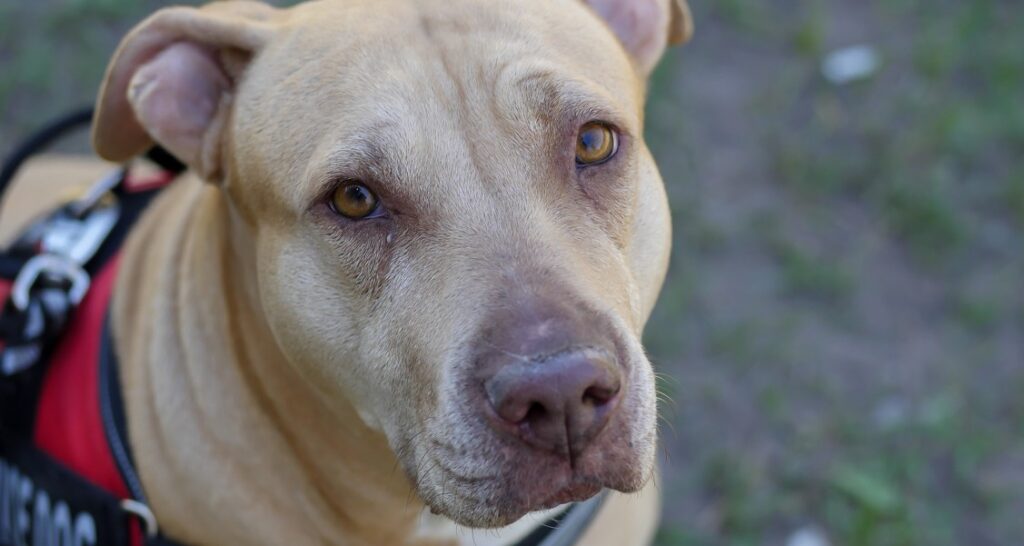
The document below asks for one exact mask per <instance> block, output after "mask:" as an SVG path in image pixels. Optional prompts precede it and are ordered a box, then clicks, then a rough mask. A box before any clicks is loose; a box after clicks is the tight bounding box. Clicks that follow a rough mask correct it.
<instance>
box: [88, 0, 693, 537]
mask: <svg viewBox="0 0 1024 546" xmlns="http://www.w3.org/2000/svg"><path fill="white" fill-rule="evenodd" d="M688 34H689V17H688V13H687V12H686V8H685V5H683V4H681V3H678V2H676V0H589V2H585V1H584V0H339V1H334V2H330V1H325V2H316V3H310V4H304V5H300V6H298V7H295V8H291V9H288V10H277V9H274V8H270V7H268V6H265V5H262V4H256V3H242V2H222V3H216V4H212V5H210V6H207V7H205V8H201V9H193V8H171V9H167V10H164V11H161V12H159V13H157V14H156V15H154V16H153V17H151V18H150V19H148V20H147V21H145V22H143V23H142V24H141V25H140V26H139V27H137V28H136V29H135V30H134V31H133V32H132V33H131V34H130V35H129V36H128V37H127V38H126V39H125V41H124V42H123V43H122V46H121V48H120V49H119V50H118V53H117V54H116V56H115V58H114V60H113V62H112V63H111V67H110V69H109V71H108V74H107V79H106V83H105V85H104V89H103V92H102V94H101V97H100V101H99V109H98V113H97V120H96V121H97V123H96V126H95V129H94V131H95V132H94V140H95V144H96V147H97V150H98V151H99V152H100V154H101V155H102V156H104V157H106V158H108V159H113V160H123V159H126V158H128V157H130V156H132V155H135V154H138V153H140V152H142V151H144V150H145V149H146V148H147V147H149V146H150V145H152V144H153V143H154V142H156V143H160V144H161V145H163V146H164V147H165V148H167V149H169V150H170V151H171V152H172V153H174V154H175V155H177V156H178V157H180V158H181V159H183V160H184V161H185V162H186V163H187V164H188V165H189V166H191V167H192V168H193V169H194V170H196V171H197V172H199V173H200V174H201V175H202V176H203V177H204V178H206V179H207V180H209V181H210V182H211V183H213V184H216V185H219V186H220V188H221V189H222V191H223V193H224V194H225V195H226V196H227V202H228V203H229V207H228V208H229V212H228V213H229V214H230V215H231V217H232V225H234V226H235V227H236V229H235V230H234V232H235V234H236V235H237V240H236V241H235V244H238V245H244V246H246V248H247V249H248V250H247V251H246V252H245V253H247V254H250V255H252V256H254V257H255V259H254V263H255V271H254V272H253V280H252V287H251V290H250V291H251V294H250V296H251V297H252V298H254V299H255V300H256V301H257V302H258V307H259V308H260V309H262V310H263V311H264V312H265V314H266V320H267V322H268V325H269V327H270V330H271V331H272V332H273V334H274V337H275V339H276V341H277V343H278V345H279V346H280V347H281V349H282V352H283V354H285V355H287V360H288V362H287V363H282V365H291V366H294V367H295V368H296V369H298V370H299V371H300V372H301V374H302V376H303V377H304V378H306V379H307V380H308V382H309V385H310V388H311V389H313V390H314V391H315V393H316V395H319V396H323V397H324V398H325V399H328V400H330V399H332V398H334V399H344V400H346V401H349V402H351V403H352V404H353V405H354V406H355V407H356V408H357V409H358V410H359V413H360V415H361V416H362V417H363V419H364V420H365V421H366V422H367V423H368V424H370V426H372V427H375V428H378V429H379V430H380V431H382V432H383V433H384V434H385V435H386V436H387V438H388V441H389V442H390V444H391V446H392V448H393V449H394V451H395V453H396V454H397V456H398V459H399V460H400V462H401V464H402V466H403V467H404V468H405V470H406V472H407V473H408V475H409V477H410V479H411V480H412V481H413V482H414V484H415V487H416V489H417V491H418V492H419V494H420V495H421V497H422V498H423V499H424V501H425V502H426V503H427V504H429V505H430V507H431V508H432V509H434V511H436V512H439V513H442V514H445V515H447V516H449V517H451V518H452V519H454V520H456V521H458V522H460V523H463V524H466V525H472V526H496V525H502V524H507V523H510V522H511V521H514V520H515V519H517V518H519V517H520V516H522V515H523V514H524V513H526V512H528V511H531V510H537V509H541V508H546V507H551V506H554V505H556V504H560V503H564V502H568V501H572V500H579V499H583V498H586V497H589V496H591V495H594V494H595V493H597V492H598V491H599V490H600V489H601V488H604V487H608V488H613V489H617V490H620V491H636V490H638V489H639V488H640V487H642V486H643V484H644V483H645V481H646V480H647V479H648V478H649V477H650V476H651V474H652V467H653V464H654V458H655V455H654V454H655V444H656V432H655V429H656V427H655V411H656V410H655V394H654V382H653V373H652V370H651V366H650V363H649V362H648V360H647V358H646V357H645V356H644V352H643V349H642V348H641V345H640V334H641V331H642V328H643V325H644V322H645V321H646V319H647V316H648V314H649V313H650V310H651V307H652V306H653V304H654V300H655V298H656V295H657V292H658V290H659V288H660V285H661V282H662V280H663V277H664V272H665V268H666V264H667V258H668V238H669V218H668V212H667V207H666V203H665V196H664V191H663V188H662V185H661V179H660V177H659V175H658V172H657V169H656V167H655V165H654V162H653V160H652V158H651V155H650V153H649V152H648V150H647V148H646V147H645V145H644V142H643V139H642V132H643V100H644V92H645V79H646V77H647V75H648V74H649V72H650V70H651V69H652V67H653V65H654V64H655V63H656V62H657V60H658V58H659V57H660V56H661V54H662V52H663V50H664V48H665V45H666V44H667V43H669V42H673V41H681V40H683V39H685V38H686V36H687V35H688ZM295 426H302V425H301V423H296V424H295Z"/></svg>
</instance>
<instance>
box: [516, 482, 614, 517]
mask: <svg viewBox="0 0 1024 546" xmlns="http://www.w3.org/2000/svg"><path fill="white" fill-rule="evenodd" d="M603 488H604V487H603V486H602V485H601V484H600V483H597V482H594V481H592V480H578V479H577V480H573V481H572V482H570V483H569V484H568V485H566V486H565V487H563V488H562V489H560V490H558V491H556V492H554V493H553V494H552V495H551V496H550V497H548V498H547V499H546V500H545V501H544V502H542V503H541V504H540V505H539V506H537V507H536V508H533V509H534V510H547V509H549V508H554V507H556V506H561V505H563V504H567V503H570V502H581V501H585V500H587V499H589V498H591V497H593V496H594V495H597V494H598V493H600V492H601V490H602V489H603Z"/></svg>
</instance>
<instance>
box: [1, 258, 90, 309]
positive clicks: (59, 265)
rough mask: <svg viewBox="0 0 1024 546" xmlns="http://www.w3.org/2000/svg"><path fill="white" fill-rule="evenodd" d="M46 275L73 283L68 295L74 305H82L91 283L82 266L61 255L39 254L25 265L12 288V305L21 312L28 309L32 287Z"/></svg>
mask: <svg viewBox="0 0 1024 546" xmlns="http://www.w3.org/2000/svg"><path fill="white" fill-rule="evenodd" d="M44 275H45V276H46V277H47V278H49V279H53V280H66V281H69V282H70V283H71V287H70V288H69V289H68V291H67V295H68V300H69V301H70V302H71V304H72V305H78V304H79V303H82V299H84V298H85V294H86V293H87V292H88V291H89V284H90V282H91V281H90V279H89V274H88V273H86V272H85V269H82V266H80V265H78V264H77V263H75V262H74V261H73V260H72V259H70V258H68V257H66V256H62V255H60V254H51V253H46V254H39V255H37V256H33V257H32V258H31V259H30V260H29V261H28V262H26V263H25V266H24V267H22V268H21V271H19V272H18V277H17V278H15V279H14V284H13V285H12V286H11V303H13V304H14V307H15V308H16V309H18V310H19V311H21V312H25V311H26V310H27V309H28V304H29V296H30V294H31V292H32V287H33V286H35V284H36V282H37V281H38V280H39V278H40V277H42V276H44Z"/></svg>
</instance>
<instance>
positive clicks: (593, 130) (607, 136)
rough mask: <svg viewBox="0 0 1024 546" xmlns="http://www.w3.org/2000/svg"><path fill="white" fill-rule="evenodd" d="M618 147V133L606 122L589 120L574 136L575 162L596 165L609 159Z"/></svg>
mask: <svg viewBox="0 0 1024 546" xmlns="http://www.w3.org/2000/svg"><path fill="white" fill-rule="evenodd" d="M618 147H619V139H618V135H617V134H616V133H615V131H614V130H613V129H612V128H611V126H609V125H608V124H607V123H604V122H602V121H591V122H588V123H586V124H585V125H583V127H580V132H579V134H578V135H577V136H576V164H577V165H598V164H600V163H604V162H605V161H608V160H609V159H611V157H612V156H613V155H615V152H616V151H617V150H618Z"/></svg>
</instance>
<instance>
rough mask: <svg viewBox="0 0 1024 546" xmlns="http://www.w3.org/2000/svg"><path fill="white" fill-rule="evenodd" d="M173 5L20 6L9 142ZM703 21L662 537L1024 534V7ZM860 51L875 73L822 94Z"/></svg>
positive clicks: (917, 539) (875, 4)
mask: <svg viewBox="0 0 1024 546" xmlns="http://www.w3.org/2000/svg"><path fill="white" fill-rule="evenodd" d="M524 1H528V0H524ZM529 1H539V0H529ZM157 4H158V2H152V1H150V2H140V1H131V0H95V1H90V0H45V1H39V2H3V3H2V4H0V152H5V151H7V150H9V149H10V146H11V144H12V143H13V142H14V141H15V140H16V139H17V138H18V137H19V136H20V135H23V134H25V132H26V131H27V130H29V129H30V128H31V127H33V126H35V125H37V124H38V123H40V122H41V121H42V120H44V119H46V118H47V117H49V116H52V115H55V114H59V113H62V112H64V111H66V110H68V109H70V108H72V107H75V106H77V105H79V104H86V103H88V102H90V101H91V100H92V97H93V94H94V93H95V89H96V87H97V85H98V81H99V77H100V75H101V72H102V69H103V66H104V64H105V62H106V60H107V58H108V56H109V54H110V52H111V51H112V49H113V47H114V45H115V43H116V41H117V39H118V38H119V37H120V36H121V35H122V34H123V33H124V31H125V30H126V29H127V28H128V26H129V25H130V24H131V22H134V21H137V20H138V19H139V18H140V17H142V16H143V15H144V14H146V13H148V12H149V11H152V10H153V9H154V8H155V6H156V5H157ZM691 5H692V6H693V8H694V13H695V16H696V20H697V36H696V39H695V40H694V42H693V43H692V44H690V45H689V46H687V47H685V48H682V49H679V50H675V51H673V52H672V53H671V54H670V56H669V57H668V58H667V61H666V63H665V64H664V65H663V66H662V68H661V69H659V71H658V72H657V73H656V75H655V78H654V80H653V82H652V93H651V102H650V107H649V110H648V112H649V114H648V116H649V117H648V143H649V145H650V146H651V147H652V149H653V150H654V152H655V155H656V156H657V157H658V159H659V162H660V164H661V167H662V172H663V174H664V177H665V180H666V183H667V185H668V188H669V193H670V198H671V201H672V207H673V216H674V225H675V250H674V257H673V264H672V268H671V272H670V278H669V281H668V284H667V285H666V287H665V291H664V293H663V297H662V299H661V302H660V304H659V306H658V308H657V310H656V312H655V315H654V317H653V318H652V320H651V322H650V324H649V325H648V335H647V344H648V348H649V350H650V352H651V355H652V358H653V360H654V361H655V362H656V365H657V366H658V368H659V371H660V372H661V374H662V375H663V378H662V381H661V384H660V388H661V390H662V392H663V394H664V395H665V396H666V398H668V399H670V400H671V401H668V402H666V403H665V404H664V405H663V408H662V414H663V416H664V426H663V438H664V442H663V443H664V448H665V449H664V451H665V460H664V462H663V467H664V476H663V479H662V483H661V489H662V491H663V493H664V496H665V517H664V522H663V526H662V531H661V533H660V534H659V537H658V544H659V545H664V546H669V545H673V546H676V545H716V546H717V545H762V544H764V545H776V544H778V545H787V546H797V545H798V544H800V545H803V546H823V545H826V544H833V545H835V546H869V545H870V546H876V545H877V546H885V545H893V546H902V545H922V546H946V545H949V546H953V545H971V546H990V545H991V546H1017V545H1020V544H1024V517H1022V514H1024V236H1022V229H1024V162H1022V160H1021V157H1024V105H1022V99H1024V41H1022V39H1021V34H1020V32H1021V29H1024V3H1022V2H1019V1H1016V0H1002V1H1000V0H959V1H957V0H930V1H926V0H773V1H772V2H759V1H756V0H692V2H691ZM858 44H865V45H868V46H871V47H873V48H874V49H875V51H877V53H878V54H879V57H880V59H881V66H880V68H879V69H878V70H877V72H875V73H874V74H873V75H871V76H870V77H868V78H867V79H865V80H862V81H858V82H854V83H850V84H846V85H835V84H832V83H829V82H828V81H826V80H825V79H824V78H823V77H822V74H821V70H820V66H821V62H822V60H823V59H824V58H825V57H826V56H827V55H828V54H829V53H830V52H832V51H834V50H836V49H838V48H843V47H846V46H851V45H858ZM82 146H84V144H83V143H82V142H81V141H79V142H78V143H76V144H73V145H71V147H72V148H73V149H74V148H76V147H77V148H78V149H81V147H82ZM800 537H802V539H803V540H805V542H800Z"/></svg>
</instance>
